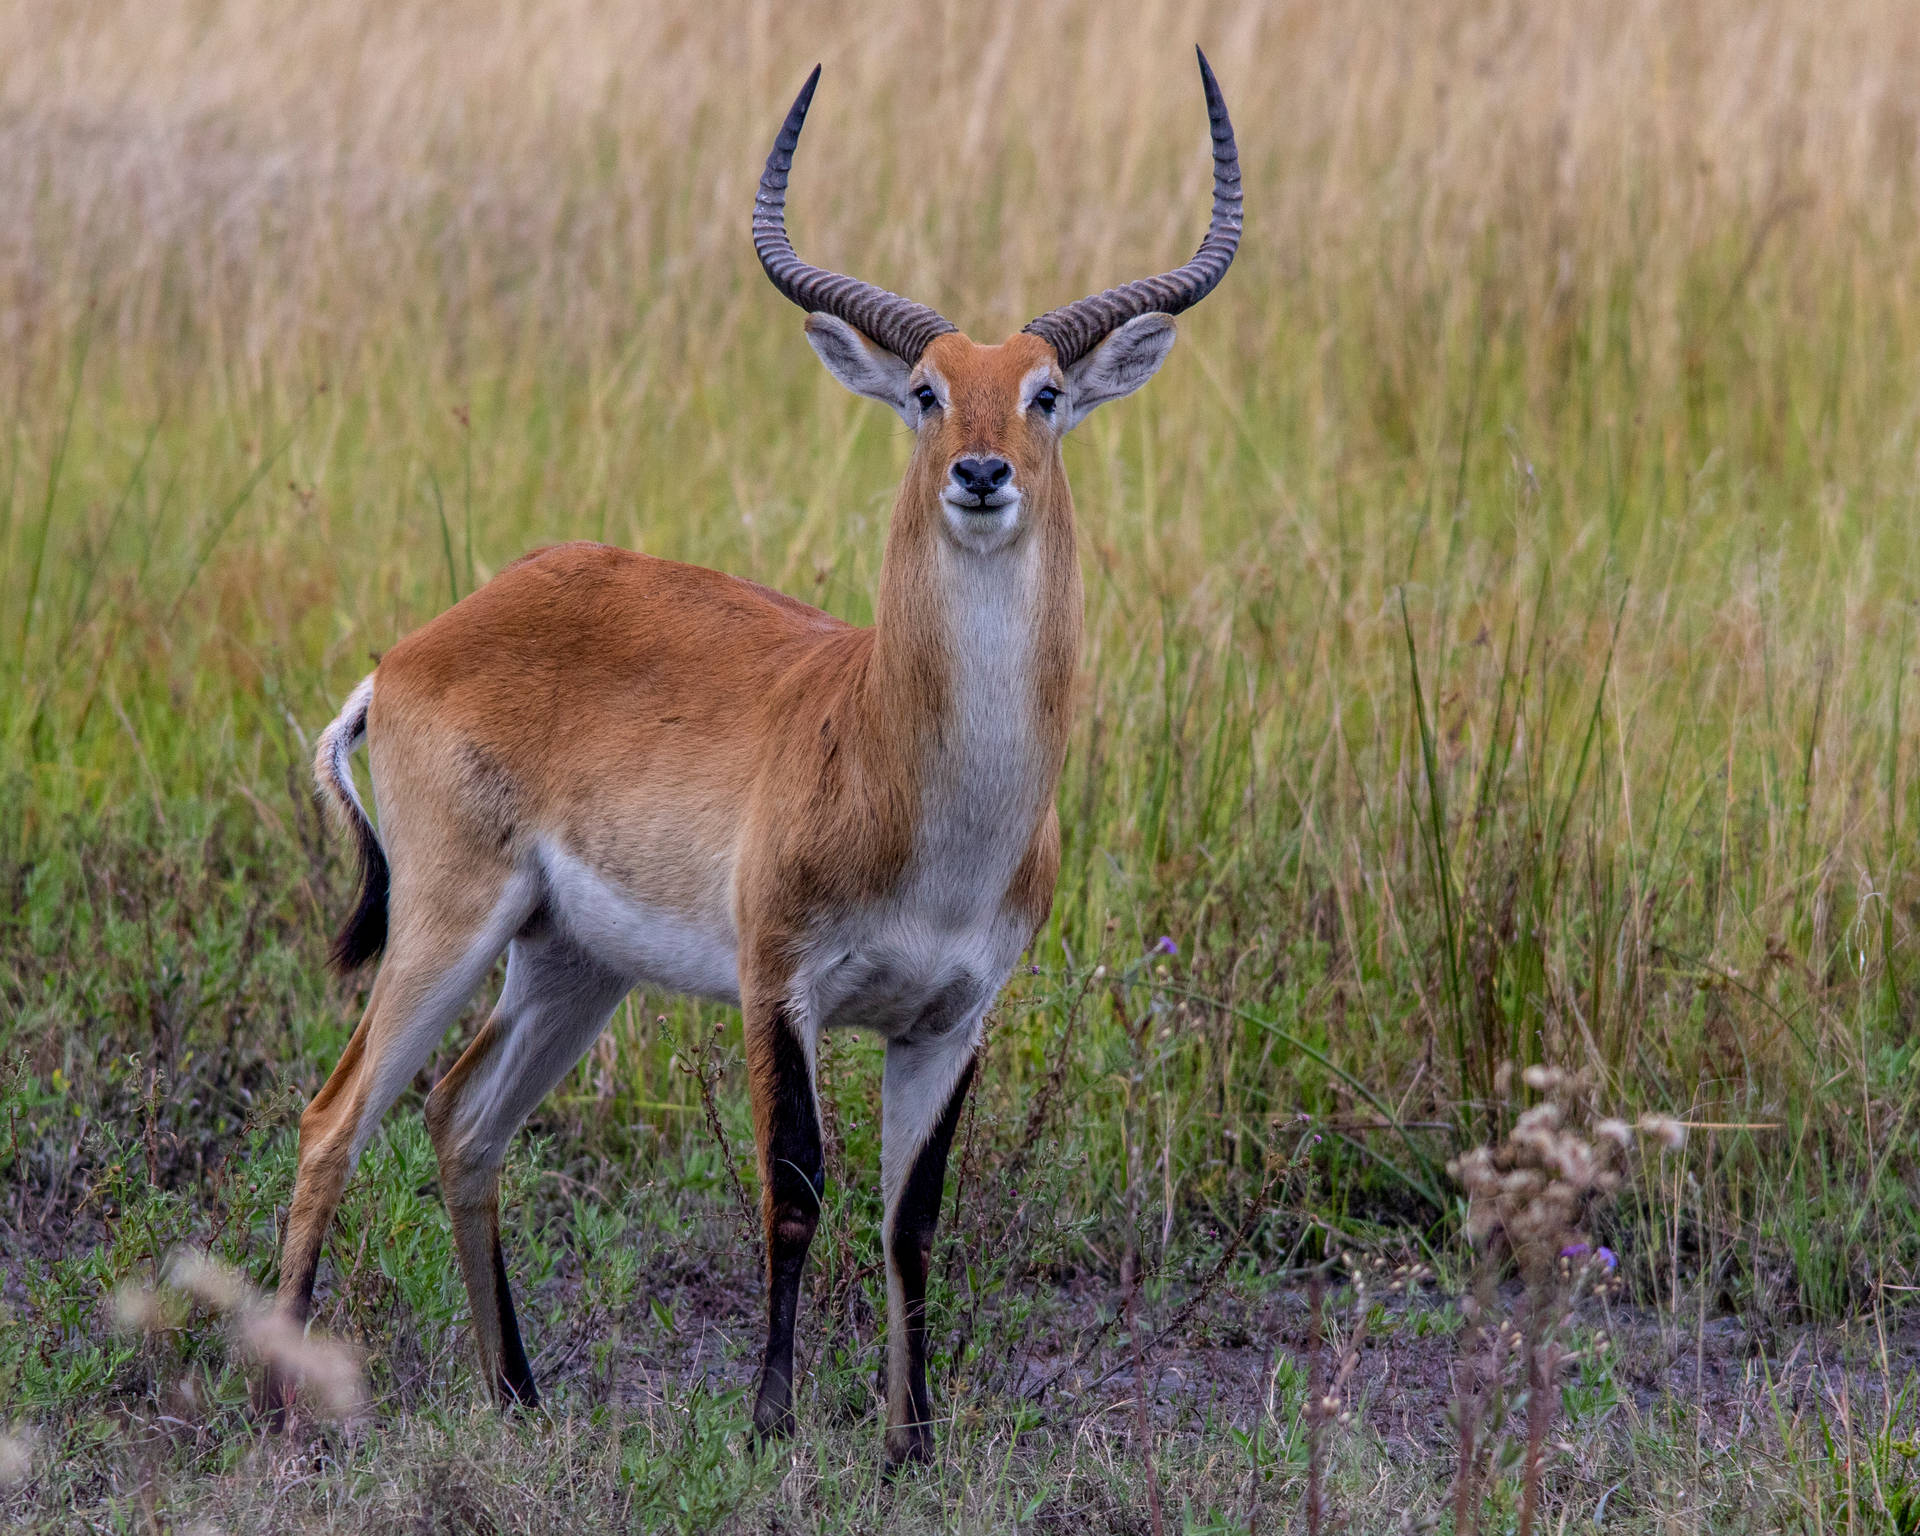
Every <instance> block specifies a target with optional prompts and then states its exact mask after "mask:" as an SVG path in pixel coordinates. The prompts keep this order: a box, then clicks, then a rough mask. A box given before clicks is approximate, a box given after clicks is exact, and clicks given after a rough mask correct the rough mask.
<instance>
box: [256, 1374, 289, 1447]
mask: <svg viewBox="0 0 1920 1536" xmlns="http://www.w3.org/2000/svg"><path fill="white" fill-rule="evenodd" d="M254 1406H255V1408H256V1409H257V1411H258V1415H259V1420H260V1424H261V1426H262V1427H263V1428H264V1429H265V1430H266V1431H267V1433H268V1434H270V1435H277V1434H280V1433H282V1432H283V1431H284V1430H285V1429H286V1427H287V1425H288V1423H289V1422H290V1421H291V1420H292V1418H293V1414H292V1408H293V1384H292V1383H291V1382H289V1381H288V1380H287V1379H286V1377H284V1376H282V1375H281V1374H280V1372H278V1371H275V1370H269V1371H268V1372H267V1376H266V1380H265V1381H263V1382H261V1384H260V1390H259V1392H258V1394H257V1395H256V1397H255V1399H254Z"/></svg>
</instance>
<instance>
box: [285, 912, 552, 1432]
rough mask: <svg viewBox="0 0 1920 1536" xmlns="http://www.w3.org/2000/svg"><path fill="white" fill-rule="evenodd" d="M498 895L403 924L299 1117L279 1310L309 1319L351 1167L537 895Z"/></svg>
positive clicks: (297, 1318)
mask: <svg viewBox="0 0 1920 1536" xmlns="http://www.w3.org/2000/svg"><path fill="white" fill-rule="evenodd" d="M496 891H497V894H495V895H494V898H493V900H492V901H491V903H490V904H489V903H487V902H486V900H485V898H482V899H481V901H480V902H478V903H469V904H467V909H466V910H464V911H462V910H458V909H456V910H452V911H443V912H441V913H439V914H438V916H439V917H440V919H441V921H439V922H438V923H436V924H433V925H431V926H429V925H428V924H426V923H424V922H423V923H417V924H413V925H409V926H408V927H407V928H405V929H403V930H402V931H400V932H399V933H397V934H396V935H395V937H394V941H393V945H392V947H391V948H390V949H389V951H388V953H387V958H386V961H385V963H384V964H383V965H382V966H381V967H380V974H379V976H378V977H377V978H376V979H375V981H374V984H373V992H372V995H371V996H370V997H369V998H368V1000H367V1011H366V1012H365V1014H363V1015H362V1016H361V1019H360V1023H359V1025H358V1027H357V1028H355V1030H354V1032H353V1037H352V1038H351V1039H350V1040H349V1041H348V1042H347V1048H346V1050H345V1051H344V1052H342V1053H341V1056H340V1062H339V1064H338V1065H337V1066H336V1067H335V1068H334V1069H333V1074H332V1075H331V1076H330V1077H329V1078H328V1079H327V1081H326V1084H325V1086H324V1087H322V1088H321V1090H320V1091H319V1093H317V1094H315V1095H314V1098H313V1102H312V1103H311V1104H309V1105H308V1106H307V1108H306V1112H305V1113H304V1114H303V1115H301V1117H300V1155H299V1166H298V1171H297V1173H296V1175H295V1178H294V1186H293V1201H292V1204H291V1205H290V1207H289V1209H288V1211H287V1230H286V1240H285V1243H284V1245H283V1247H282V1250H281V1259H280V1289H279V1294H278V1297H277V1298H276V1305H277V1306H278V1308H279V1310H280V1312H281V1314H282V1315H283V1316H285V1317H288V1318H291V1319H292V1320H293V1321H294V1322H296V1323H299V1324H303V1325H304V1324H305V1322H306V1320H307V1317H308V1314H309V1313H310V1312H311V1310H312V1307H313V1285H314V1276H315V1273H316V1272H317V1270H318V1269H319V1265H320V1253H321V1249H322V1247H323V1245H324V1244H325V1242H326V1236H327V1228H328V1226H329V1225H330V1224H331V1222H332V1220H333V1214H334V1212H335V1211H336V1210H337V1209H338V1208H339V1205H340V1197H341V1195H342V1194H343V1193H344V1192H345V1190H346V1184H347V1179H348V1176H349V1175H350V1174H351V1173H352V1172H353V1167H354V1164H355V1163H356V1162H358V1161H359V1158H360V1154H361V1152H362V1151H364V1150H365V1148H366V1145H367V1142H368V1141H369V1140H371V1139H372V1137H373V1133H374V1130H375V1129H376V1128H377V1127H378V1126H379V1124H380V1120H381V1117H382V1116H384V1115H385V1114H386V1112H387V1110H388V1109H390V1108H391V1107H392V1105H393V1101H394V1100H395V1099H396V1098H398V1097H399V1096H400V1094H401V1092H402V1090H403V1089H405V1087H406V1086H407V1084H408V1083H410V1082H411V1081H413V1077H414V1074H415V1073H417V1072H418V1071H419V1070H420V1068H421V1067H422V1066H424V1065H425V1064H426V1061H427V1058H428V1057H429V1056H431V1055H432V1054H433V1048H434V1046H435V1045H437V1044H438V1043H439V1041H440V1039H441V1037H442V1036H444V1035H445V1034H446V1032H447V1030H448V1028H449V1027H450V1026H451V1025H452V1023H453V1021H454V1019H455V1018H457V1017H458V1016H459V1013H460V1010H461V1009H462V1008H463V1007H465V1006H466V1002H467V999H468V998H469V997H471V996H472V995H473V992H474V989H475V988H476V987H478V986H479V985H480V982H481V981H482V979H483V978H484V977H485V976H486V973H487V969H488V967H490V966H491V965H492V964H493V962H494V960H495V958H496V957H497V956H498V955H499V953H500V951H501V950H502V949H504V948H505V947H506V944H507V940H508V938H509V937H510V936H511V934H512V933H513V931H514V929H516V928H518V927H519V926H520V925H521V923H523V922H524V921H525V920H526V915H527V908H528V907H529V906H530V904H531V902H530V899H529V897H528V896H527V894H526V893H524V892H522V891H521V890H519V889H518V887H517V883H516V882H512V881H503V882H500V883H499V884H498V885H497V886H496ZM286 1387H287V1383H285V1382H284V1381H281V1380H280V1379H278V1378H277V1377H274V1376H269V1379H268V1382H267V1406H268V1408H269V1410H270V1411H272V1412H275V1413H277V1412H278V1411H279V1410H280V1409H281V1408H283V1407H284V1406H285V1400H286Z"/></svg>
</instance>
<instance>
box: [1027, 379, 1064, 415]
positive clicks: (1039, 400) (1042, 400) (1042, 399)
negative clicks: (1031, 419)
mask: <svg viewBox="0 0 1920 1536" xmlns="http://www.w3.org/2000/svg"><path fill="white" fill-rule="evenodd" d="M1033 403H1034V407H1035V409H1037V410H1038V411H1039V412H1040V414H1041V415H1042V416H1051V415H1052V414H1053V408H1054V407H1055V406H1056V405H1058V404H1059V403H1060V391H1059V390H1057V389H1055V388H1054V387H1053V386H1052V385H1051V384H1049V385H1047V386H1046V387H1045V388H1043V389H1041V390H1039V391H1038V392H1037V393H1036V394H1035V395H1034V397H1033Z"/></svg>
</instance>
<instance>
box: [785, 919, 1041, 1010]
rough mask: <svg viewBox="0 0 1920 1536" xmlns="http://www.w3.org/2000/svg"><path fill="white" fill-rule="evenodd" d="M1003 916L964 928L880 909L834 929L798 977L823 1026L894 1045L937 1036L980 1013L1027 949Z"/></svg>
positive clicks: (1014, 926)
mask: <svg viewBox="0 0 1920 1536" xmlns="http://www.w3.org/2000/svg"><path fill="white" fill-rule="evenodd" d="M1026 940H1027V935H1026V934H1025V933H1024V932H1022V931H1021V928H1020V925H1019V924H1018V923H1017V922H1015V921H1013V920H1011V919H1010V918H1009V917H1007V916H1006V915H1004V914H999V913H996V914H994V915H993V916H992V917H990V918H989V919H987V920H985V921H983V922H981V923H978V924H970V925H967V926H964V927H948V926H939V925H934V924H931V923H927V922H925V921H916V920H915V916H914V914H913V913H911V912H910V911H905V910H901V909H899V908H893V909H882V910H876V911H872V912H869V913H866V914H863V915H862V917H860V918H855V919H852V920H849V921H847V922H845V923H840V924H836V925H834V927H833V928H832V929H831V930H830V931H829V932H827V933H825V934H823V935H822V936H821V937H820V938H819V939H818V940H817V941H816V942H815V943H814V944H813V945H811V946H809V950H808V953H807V955H806V957H805V959H804V960H803V962H802V964H801V967H800V971H799V974H798V975H797V976H796V978H795V982H796V987H795V990H796V992H797V993H798V995H799V997H800V999H801V1001H802V1010H803V1012H804V1013H805V1015H806V1016H807V1017H808V1018H809V1019H810V1020H811V1021H812V1022H813V1023H814V1025H815V1027H817V1028H821V1029H868V1030H872V1031H874V1032H876V1033H878V1034H881V1035H884V1036H886V1037H887V1038H888V1039H891V1040H901V1039H907V1038H923V1037H931V1036H935V1035H942V1034H945V1033H947V1032H948V1031H949V1030H952V1029H955V1028H959V1027H961V1026H963V1025H966V1024H968V1023H970V1022H972V1021H973V1020H976V1019H978V1018H979V1017H980V1015H981V1014H982V1013H984V1012H985V1011H986V1009H987V1007H988V1005H989V1004H991V1003H992V1001H993V999H994V997H995V995H996V994H997V993H998V992H999V990H1000V988H1001V987H1002V986H1003V985H1005V983H1006V979H1007V976H1008V974H1009V973H1010V972H1011V971H1012V969H1013V965H1014V962H1015V961H1016V960H1018V959H1019V957H1020V951H1021V949H1022V948H1023V947H1024V945H1025V944H1026Z"/></svg>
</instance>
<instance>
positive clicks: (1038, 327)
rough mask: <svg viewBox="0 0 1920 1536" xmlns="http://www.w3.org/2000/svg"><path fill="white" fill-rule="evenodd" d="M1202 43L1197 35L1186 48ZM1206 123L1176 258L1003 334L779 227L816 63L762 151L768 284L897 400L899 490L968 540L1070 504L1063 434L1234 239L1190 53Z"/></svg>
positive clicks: (1156, 349)
mask: <svg viewBox="0 0 1920 1536" xmlns="http://www.w3.org/2000/svg"><path fill="white" fill-rule="evenodd" d="M1195 52H1196V53H1199V50H1198V49H1196V50H1195ZM1199 59H1200V80H1201V84H1202V86H1203V88H1204V89H1205V91H1206V97H1207V116H1208V118H1209V119H1210V121H1211V124H1212V132H1213V220H1212V223H1211V224H1210V225H1209V227H1208V229H1207V234H1206V238H1205V239H1204V240H1203V241H1201V243H1200V248H1199V250H1198V251H1196V252H1195V253H1194V256H1193V259H1192V260H1191V261H1189V262H1188V263H1187V264H1186V265H1185V266H1183V267H1180V268H1177V269H1176V270H1174V271H1172V272H1167V273H1163V274H1161V275H1160V276H1158V277H1149V278H1143V279H1141V280H1140V281H1138V282H1132V283H1127V284H1125V285H1124V286H1122V287H1119V288H1109V289H1108V290H1106V291H1105V292H1104V293H1097V294H1094V295H1092V296H1090V297H1088V298H1084V299H1080V300H1078V301H1077V302H1075V303H1072V304H1068V305H1065V306H1064V307H1062V308H1060V309H1055V310H1050V311H1049V312H1048V313H1046V314H1044V315H1041V316H1040V317H1039V318H1038V319H1037V320H1033V321H1030V322H1029V323H1028V324H1027V325H1026V326H1024V327H1022V328H1021V329H1020V330H1019V331H1017V332H1015V333H1014V334H1013V335H1012V336H1010V337H1008V338H1007V339H1006V340H1005V341H1003V342H1001V343H999V344H998V345H982V344H981V343H979V342H976V341H973V340H971V339H970V338H968V337H967V336H965V335H964V334H962V333H961V332H960V331H959V330H957V329H956V328H955V327H954V325H953V323H952V322H951V321H949V320H947V319H946V318H945V317H944V316H942V315H940V314H939V313H937V312H936V311H934V310H932V309H929V308H928V307H927V306H926V305H924V304H917V303H915V302H914V301H913V300H911V299H904V298H901V297H900V296H899V295H898V294H894V293H889V292H887V291H886V290H885V289H884V288H877V287H875V286H873V285H872V284H870V283H864V282H861V281H860V280H858V279H857V278H852V277H846V276H843V275H841V274H839V273H837V272H828V271H826V270H824V269H822V268H820V267H813V266H809V265H807V263H805V262H803V261H801V260H800V258H799V257H798V256H796V255H795V254H794V250H793V245H792V243H791V242H790V241H789V240H788V238H787V229H786V201H787V177H788V173H789V171H790V169H791V167H792V165H793V152H794V148H795V146H796V145H797V144H798V143H799V141H800V129H801V125H802V124H803V123H805V121H806V117H807V108H808V106H809V105H810V104H811V103H812V101H813V92H814V87H815V86H816V85H818V84H819V81H820V70H819V67H818V66H817V65H816V66H815V68H814V71H813V73H812V74H811V75H809V76H808V77H807V83H806V84H805V85H804V86H802V87H801V90H800V94H799V96H798V97H797V98H795V100H794V103H793V108H792V110H791V111H789V112H788V113H787V120H786V123H785V124H784V125H783V126H782V128H781V130H780V136H779V138H778V139H777V140H776V141H775V142H774V146H773V153H772V154H770V155H769V156H768V157H767V168H766V171H765V174H763V175H762V176H761V178H760V191H759V195H758V196H757V197H756V198H755V200H754V213H753V243H754V248H755V249H756V250H757V251H758V252H759V255H760V261H761V264H762V265H763V266H764V267H765V268H766V271H767V276H768V277H770V278H771V279H772V280H773V284H774V286H775V287H776V288H778V289H779V290H780V291H781V292H782V293H783V294H785V295H786V296H787V297H788V298H789V299H791V300H792V301H793V302H794V303H795V304H798V305H799V306H800V307H801V308H802V309H804V310H806V311H807V322H806V330H807V340H808V341H809V342H811V343H812V345H813V350H814V351H815V352H816V353H818V354H819V357H820V360H821V362H823V363H824V364H826V367H827V371H828V372H829V373H831V374H832V375H833V376H834V377H835V378H836V379H838V380H839V381H840V382H841V383H842V384H844V385H846V387H847V388H848V389H850V390H852V391H853V392H854V393H855V394H859V395H865V396H866V397H867V398H868V399H871V400H878V401H880V402H882V403H883V404H885V405H889V406H891V407H892V408H893V409H894V410H895V411H896V412H898V413H899V415H900V418H901V420H903V421H904V422H906V424H907V426H908V427H909V428H911V429H912V430H913V432H914V434H915V437H916V443H915V447H914V454H913V461H912V463H911V465H910V466H909V468H908V471H907V477H906V484H905V487H904V489H903V505H905V504H908V503H912V504H915V505H918V506H922V507H930V508H935V509H937V512H938V516H939V522H940V525H941V527H942V528H943V530H944V532H945V533H946V535H947V536H948V537H949V538H951V539H952V540H953V541H954V542H955V543H956V544H958V545H960V546H961V547H962V548H966V549H971V550H976V551H983V552H984V551H990V550H994V549H998V548H1001V547H1004V546H1005V545H1007V544H1010V543H1012V542H1013V541H1014V540H1016V539H1018V538H1019V537H1020V536H1021V534H1022V533H1023V532H1024V531H1025V530H1026V529H1027V528H1028V527H1029V526H1030V525H1031V524H1032V523H1033V522H1034V521H1035V520H1036V517H1037V516H1038V515H1039V513H1038V512H1037V509H1040V508H1045V507H1049V506H1053V505H1056V504H1064V503H1065V497H1064V495H1063V494H1060V493H1062V492H1064V489H1065V485H1066V475H1065V469H1064V467H1063V465H1062V463H1061V458H1060V444H1061V440H1062V438H1064V436H1065V435H1066V434H1067V433H1068V432H1070V431H1072V430H1073V428H1074V427H1076V426H1078V425H1079V424H1080V423H1081V422H1082V421H1084V420H1085V419H1086V417H1087V415H1088V413H1089V412H1091V411H1092V410H1093V409H1094V408H1095V407H1096V406H1100V405H1104V404H1105V403H1106V402H1107V401H1109V400H1118V399H1121V398H1123V397H1124V396H1127V395H1130V394H1132V393H1133V392H1134V391H1135V390H1136V389H1138V388H1140V386H1141V385H1142V384H1144V383H1146V382H1147V380H1148V379H1150V378H1152V377H1153V375H1154V373H1155V372H1156V371H1157V370H1158V369H1159V367H1160V365H1161V364H1162V363H1163V362H1165V361H1166V358H1167V353H1168V352H1169V351H1171V350H1172V348H1173V337H1174V326H1173V316H1175V315H1177V314H1179V313H1180V312H1181V311H1182V310H1185V309H1189V308H1191V307H1192V306H1193V305H1195V304H1197V303H1199V302H1200V300H1201V299H1203V298H1205V297H1206V296H1207V294H1209V293H1211V292H1212V291H1213V288H1214V286H1215V285H1216V284H1217V283H1218V282H1219V281H1220V279H1221V278H1222V277H1223V276H1224V275H1225V274H1226V270H1227V266H1228V264H1229V263H1230V262H1231V261H1232V260H1233V254H1234V251H1235V249H1236V248H1237V247H1238V246H1239V243H1240V224H1241V209H1240V161H1239V156H1238V154H1237V152H1236V150H1235V147H1234V140H1233V124H1232V122H1231V121H1229V119H1228V117H1227V104H1226V102H1225V100H1223V99H1222V97H1221V95H1220V87H1219V85H1218V83H1217V82H1216V81H1215V80H1214V78H1213V71H1212V69H1211V68H1209V67H1208V65H1207V59H1206V55H1205V54H1204V53H1200V54H1199Z"/></svg>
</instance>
